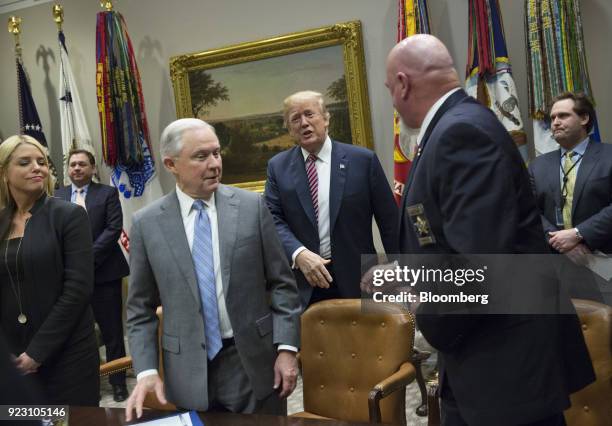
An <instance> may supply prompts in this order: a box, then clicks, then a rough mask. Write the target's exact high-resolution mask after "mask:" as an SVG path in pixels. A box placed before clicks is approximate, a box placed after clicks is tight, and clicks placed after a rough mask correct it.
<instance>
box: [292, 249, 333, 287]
mask: <svg viewBox="0 0 612 426" xmlns="http://www.w3.org/2000/svg"><path fill="white" fill-rule="evenodd" d="M329 262H331V260H325V259H323V258H322V257H321V256H319V255H318V254H316V253H313V252H311V251H310V250H308V249H305V250H302V251H301V252H300V253H299V254H298V255H297V256H296V258H295V264H296V265H297V267H298V268H300V271H302V273H303V274H304V276H305V277H306V281H308V284H310V285H311V286H312V287H321V288H329V283H331V282H332V277H331V275H330V274H329V271H328V270H327V268H326V267H325V265H327V264H328V263H329Z"/></svg>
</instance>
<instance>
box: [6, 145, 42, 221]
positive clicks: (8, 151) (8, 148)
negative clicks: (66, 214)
mask: <svg viewBox="0 0 612 426" xmlns="http://www.w3.org/2000/svg"><path fill="white" fill-rule="evenodd" d="M24 144H30V145H33V146H34V147H36V149H38V150H39V151H40V153H41V154H42V155H43V156H44V158H45V165H46V166H47V167H49V162H48V160H47V153H46V149H45V147H43V146H42V145H41V144H40V142H38V141H37V140H36V139H34V138H33V137H31V136H28V135H15V136H11V137H9V138H7V139H5V140H4V142H2V143H0V209H5V208H6V207H9V206H14V205H15V200H14V199H13V196H12V195H11V192H10V191H9V188H8V181H7V178H6V172H7V170H8V168H9V163H10V162H11V159H12V158H13V152H15V150H16V149H17V148H18V147H19V146H21V145H24ZM44 191H45V192H46V194H47V195H53V182H52V181H51V172H49V173H48V174H47V177H46V178H45V185H44Z"/></svg>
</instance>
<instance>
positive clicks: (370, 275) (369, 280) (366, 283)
mask: <svg viewBox="0 0 612 426" xmlns="http://www.w3.org/2000/svg"><path fill="white" fill-rule="evenodd" d="M396 267H397V264H395V263H385V264H383V265H374V266H372V267H371V268H370V269H368V270H367V271H366V273H365V274H363V276H362V277H361V281H360V282H359V287H360V288H361V291H362V292H364V293H367V294H372V293H374V289H375V288H376V286H375V285H374V271H379V270H380V271H386V270H387V269H391V270H395V268H396ZM381 275H384V272H381ZM385 284H387V282H385Z"/></svg>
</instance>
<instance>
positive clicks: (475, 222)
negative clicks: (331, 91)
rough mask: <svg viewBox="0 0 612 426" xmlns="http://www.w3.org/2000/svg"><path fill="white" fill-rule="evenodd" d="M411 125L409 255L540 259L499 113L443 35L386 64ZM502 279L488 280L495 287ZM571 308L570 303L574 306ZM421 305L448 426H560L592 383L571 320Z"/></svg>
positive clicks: (535, 223)
mask: <svg viewBox="0 0 612 426" xmlns="http://www.w3.org/2000/svg"><path fill="white" fill-rule="evenodd" d="M385 85H386V86H387V87H388V89H389V91H390V93H391V96H392V99H393V105H394V106H395V108H396V110H397V112H398V113H399V115H400V116H401V118H402V120H403V121H404V123H405V124H406V125H407V126H408V127H410V128H413V129H418V128H420V134H419V137H418V140H417V143H418V145H419V148H418V152H417V155H416V157H415V160H414V162H413V164H412V168H411V171H410V175H409V177H408V179H407V182H406V185H405V192H404V194H403V198H402V203H401V225H400V249H401V252H402V253H415V254H437V255H442V256H446V257H448V256H449V255H452V254H474V253H478V254H486V253H495V254H518V253H543V252H544V251H545V247H544V241H543V239H542V227H541V224H540V220H539V215H538V212H537V209H536V206H535V202H534V199H533V194H532V192H531V189H530V185H529V177H528V174H527V170H526V168H525V166H524V165H523V162H522V160H521V156H520V154H519V152H518V150H517V149H516V147H515V146H514V144H513V142H512V138H511V137H510V136H509V134H508V132H507V131H506V130H505V129H504V127H503V126H502V124H501V123H500V122H499V121H498V120H497V118H496V117H495V115H494V114H493V112H492V111H490V110H489V109H488V108H485V107H484V106H482V105H480V104H479V103H478V102H477V101H476V100H475V99H473V98H471V97H469V96H468V95H467V94H466V93H465V92H464V91H463V90H462V89H461V83H460V81H459V77H458V75H457V71H456V70H455V68H454V64H453V60H452V58H451V56H450V54H449V53H448V50H447V49H446V47H445V46H444V45H443V44H442V43H441V42H440V41H439V40H438V39H437V38H435V37H433V36H429V35H416V36H412V37H409V38H407V39H405V40H403V41H402V42H400V43H398V44H397V45H396V46H395V47H394V48H393V49H392V51H391V52H390V53H389V56H388V58H387V77H386V82H385ZM495 284H496V282H492V283H487V285H493V286H494V285H495ZM566 302H567V303H569V301H566ZM449 307H450V308H451V309H452V308H454V307H451V306H450V304H445V303H440V302H437V303H436V302H429V303H421V304H420V305H419V306H418V308H417V309H416V314H417V324H418V326H419V328H420V329H421V331H422V333H423V335H424V337H425V338H426V339H427V340H428V341H429V342H430V343H431V344H432V345H433V346H434V347H436V348H437V349H438V350H439V351H440V352H439V363H440V381H441V383H440V388H441V398H442V423H443V425H446V426H448V425H466V424H470V425H493V424H495V425H519V424H521V425H523V424H530V425H531V424H538V425H562V424H564V419H563V410H564V409H565V408H567V407H568V406H569V404H570V402H569V398H568V394H569V393H570V392H573V391H575V390H577V389H580V388H581V387H583V386H585V385H586V384H587V383H589V382H590V381H592V380H593V379H594V376H593V370H592V366H591V364H590V360H589V356H588V352H587V350H586V345H585V344H584V339H583V337H582V335H581V331H580V328H579V323H578V321H577V317H576V315H575V313H574V314H573V315H565V316H556V315H546V316H537V315H484V316H483V315H470V314H469V312H470V310H469V309H470V307H469V305H465V307H466V309H467V310H462V311H461V312H465V313H467V314H465V315H455V314H453V313H452V312H449Z"/></svg>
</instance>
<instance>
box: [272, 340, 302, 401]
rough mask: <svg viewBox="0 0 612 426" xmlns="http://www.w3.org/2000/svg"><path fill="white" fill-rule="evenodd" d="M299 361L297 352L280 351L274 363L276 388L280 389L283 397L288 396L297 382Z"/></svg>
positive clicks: (280, 395) (280, 394)
mask: <svg viewBox="0 0 612 426" xmlns="http://www.w3.org/2000/svg"><path fill="white" fill-rule="evenodd" d="M297 375H298V363H297V359H296V357H295V352H291V351H282V350H281V351H279V352H278V356H277V357H276V362H275V363H274V389H279V388H280V392H279V394H278V396H279V397H281V398H286V397H288V396H289V395H291V393H292V392H293V390H294V389H295V385H296V384H297Z"/></svg>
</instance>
